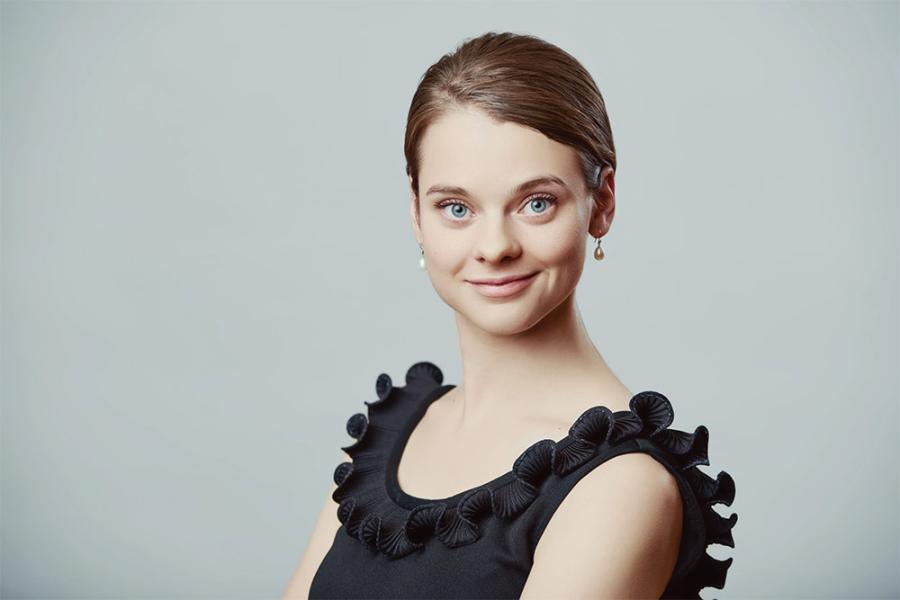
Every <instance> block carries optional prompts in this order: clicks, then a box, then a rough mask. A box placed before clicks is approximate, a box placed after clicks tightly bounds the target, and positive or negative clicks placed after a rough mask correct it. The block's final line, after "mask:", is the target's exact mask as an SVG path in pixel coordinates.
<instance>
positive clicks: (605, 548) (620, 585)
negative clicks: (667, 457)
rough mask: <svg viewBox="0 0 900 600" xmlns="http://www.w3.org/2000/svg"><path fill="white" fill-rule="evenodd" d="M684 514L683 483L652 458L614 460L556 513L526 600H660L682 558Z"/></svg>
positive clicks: (537, 556)
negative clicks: (641, 599) (630, 599)
mask: <svg viewBox="0 0 900 600" xmlns="http://www.w3.org/2000/svg"><path fill="white" fill-rule="evenodd" d="M682 511H683V507H682V498H681V492H680V490H679V489H678V482H677V480H676V479H675V477H674V476H673V475H672V474H671V473H669V471H668V469H667V468H666V467H665V466H664V465H662V464H661V463H659V462H657V461H656V460H655V459H654V458H653V457H651V456H649V455H647V454H644V453H641V452H631V453H627V454H622V455H619V456H615V457H613V458H611V459H609V460H608V461H606V462H604V463H603V464H601V465H599V466H598V467H597V468H595V469H593V470H592V471H590V472H589V473H587V474H586V475H585V476H584V477H582V478H581V480H579V481H578V483H576V484H575V486H574V487H573V488H572V490H571V491H570V492H569V493H568V495H567V496H566V497H565V499H564V500H563V502H562V503H561V504H560V505H559V507H558V508H557V509H556V511H555V512H554V514H553V516H552V517H551V519H550V522H549V523H548V524H547V527H546V528H545V530H544V532H543V533H542V535H541V538H540V540H539V541H538V545H537V547H536V549H535V554H534V563H533V565H532V569H531V573H530V574H529V577H528V580H527V581H526V582H525V587H524V589H523V591H522V596H521V598H522V599H536V598H563V597H565V598H591V599H594V600H596V599H599V598H616V599H623V598H659V597H660V596H661V595H662V593H663V591H664V590H665V588H666V586H667V585H668V582H669V579H670V578H671V576H672V573H673V571H674V569H675V564H676V562H677V560H678V549H679V545H680V543H681V533H682V517H683V515H682Z"/></svg>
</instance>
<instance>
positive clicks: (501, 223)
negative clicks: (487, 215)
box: [474, 216, 522, 263]
mask: <svg viewBox="0 0 900 600" xmlns="http://www.w3.org/2000/svg"><path fill="white" fill-rule="evenodd" d="M475 235H476V240H475V244H474V255H475V259H476V260H479V261H485V262H491V263H495V262H500V261H502V260H503V259H505V258H507V257H516V256H518V255H519V254H521V251H522V249H521V246H520V244H519V241H518V239H517V238H516V235H515V231H514V230H510V226H509V224H508V223H507V222H506V220H505V219H504V218H503V217H502V216H500V217H499V218H496V219H485V220H484V221H482V223H481V224H480V227H479V229H478V231H477V232H476V234H475Z"/></svg>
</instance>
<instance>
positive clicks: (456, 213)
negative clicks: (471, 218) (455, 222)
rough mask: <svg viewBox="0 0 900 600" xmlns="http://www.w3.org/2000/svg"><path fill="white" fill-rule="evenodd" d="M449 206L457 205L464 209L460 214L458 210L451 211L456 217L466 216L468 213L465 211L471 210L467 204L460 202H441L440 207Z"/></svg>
mask: <svg viewBox="0 0 900 600" xmlns="http://www.w3.org/2000/svg"><path fill="white" fill-rule="evenodd" d="M448 206H455V207H458V208H460V209H462V211H463V212H462V214H460V213H459V212H458V211H457V212H453V211H451V212H453V216H454V217H464V216H465V215H466V213H465V212H464V211H467V210H469V208H468V207H467V206H466V205H465V204H460V203H459V202H445V203H443V204H439V205H438V208H440V209H441V210H444V209H445V208H447V207H448Z"/></svg>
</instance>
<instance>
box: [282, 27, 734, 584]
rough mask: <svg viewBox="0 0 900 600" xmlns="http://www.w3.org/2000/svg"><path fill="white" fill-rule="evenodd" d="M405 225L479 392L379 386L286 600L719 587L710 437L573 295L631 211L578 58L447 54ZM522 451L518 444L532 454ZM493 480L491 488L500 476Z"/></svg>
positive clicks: (516, 52)
mask: <svg viewBox="0 0 900 600" xmlns="http://www.w3.org/2000/svg"><path fill="white" fill-rule="evenodd" d="M405 153H406V159H407V174H408V177H409V184H410V190H411V202H410V217H411V221H412V227H413V230H414V232H415V236H416V238H417V240H418V242H419V245H420V248H421V259H420V266H422V267H423V268H424V269H426V270H427V273H428V276H429V278H430V279H431V283H432V285H433V286H434V288H435V290H436V291H437V293H438V295H439V296H440V297H441V298H442V299H443V300H444V301H445V302H446V303H447V304H448V305H449V306H450V307H451V308H452V309H453V310H454V312H455V315H456V325H457V330H458V333H459V343H460V348H461V355H462V363H463V372H464V373H465V376H464V381H463V382H462V383H460V384H459V385H450V384H444V383H443V373H442V372H441V370H440V369H439V368H438V367H437V366H436V365H434V364H432V363H431V362H428V361H421V362H417V363H415V364H413V365H412V366H411V367H409V369H408V370H407V372H406V376H405V382H404V383H405V385H403V386H397V385H394V383H393V381H392V380H391V378H390V377H389V376H388V375H387V374H382V375H380V376H379V377H378V379H377V381H376V382H375V383H376V386H375V387H376V395H377V398H374V399H373V400H372V401H369V402H366V403H365V404H366V405H367V408H366V414H363V413H357V414H355V415H353V416H352V417H351V418H350V420H349V422H348V423H347V429H348V432H349V433H350V434H351V435H352V436H353V437H355V438H357V441H356V442H355V443H354V444H352V445H350V446H347V447H345V448H343V450H344V451H345V452H346V453H347V457H345V458H346V460H344V462H341V463H340V464H339V465H338V467H337V469H336V471H335V474H334V480H335V485H334V486H332V488H331V489H330V490H329V494H328V495H329V498H328V499H326V503H325V506H324V507H323V509H322V513H321V515H320V517H319V520H318V522H317V524H316V527H315V530H314V533H313V536H312V539H311V541H310V543H309V546H308V548H307V551H306V553H305V555H304V557H303V559H302V560H301V563H300V565H299V567H298V568H297V571H296V573H295V575H294V577H293V578H292V580H291V582H290V584H289V586H288V589H287V591H286V593H285V598H290V597H307V596H308V597H311V598H401V597H403V598H438V597H440V598H519V597H521V598H659V597H666V598H669V597H679V598H681V597H694V598H697V597H699V594H698V592H699V590H700V589H701V588H703V587H706V586H713V587H717V588H722V587H723V586H724V583H725V575H726V571H727V569H728V567H729V566H730V564H731V561H732V559H731V558H728V559H727V560H717V559H714V558H712V557H711V556H709V555H708V554H707V553H706V546H707V545H708V544H713V543H718V544H724V545H727V546H731V547H734V542H733V539H732V535H731V528H732V527H733V526H734V524H735V522H736V520H737V515H736V514H732V515H731V517H730V518H729V519H725V518H723V517H721V516H720V515H718V514H717V513H716V512H715V511H713V510H712V509H711V505H712V504H715V503H722V504H726V505H730V504H731V502H732V500H733V498H734V482H733V480H732V478H731V477H730V476H729V475H728V474H727V473H725V472H719V474H718V477H717V478H715V479H713V478H712V477H710V476H708V475H706V474H705V473H703V472H701V471H700V470H699V469H697V468H696V465H699V464H703V465H708V464H709V462H708V460H707V456H706V450H707V442H708V431H707V429H706V428H705V427H704V426H702V425H701V426H699V427H697V428H696V429H695V430H694V432H693V433H688V432H684V431H679V430H677V429H672V428H670V427H669V425H670V424H671V423H672V421H673V417H674V415H673V411H672V406H671V404H670V403H669V401H668V400H667V399H666V398H665V397H664V396H663V395H661V394H659V393H656V392H652V391H645V392H641V393H639V394H632V393H631V392H630V391H629V390H628V389H627V388H626V387H625V385H624V384H623V383H622V382H621V381H620V380H619V379H618V377H616V375H615V374H614V373H613V372H612V370H611V369H610V368H609V366H608V365H607V364H606V362H605V360H604V359H603V357H602V356H601V354H600V352H599V351H598V350H597V349H596V348H595V346H594V345H593V343H592V342H591V340H590V338H589V336H588V333H587V331H586V329H585V327H584V324H583V323H582V321H581V319H580V316H579V312H578V309H577V306H576V304H575V288H576V286H577V284H578V280H579V278H580V276H581V273H582V269H583V266H584V259H585V244H584V240H585V239H586V236H587V235H591V236H593V237H594V238H596V244H597V245H596V249H595V252H594V257H595V258H596V259H597V260H601V259H603V257H604V255H603V251H602V249H601V247H600V240H601V239H602V238H603V236H604V235H606V233H607V232H608V231H609V229H610V226H611V224H612V220H613V215H614V213H615V183H614V175H615V169H616V154H615V149H614V146H613V138H612V133H611V130H610V126H609V120H608V117H607V115H606V109H605V105H604V101H603V98H602V96H601V94H600V91H599V90H598V88H597V86H596V84H595V83H594V81H593V79H592V78H591V76H590V75H589V74H588V73H587V71H586V70H585V69H584V68H583V67H582V66H581V64H580V63H579V62H578V61H577V60H575V59H574V58H573V57H571V56H570V55H569V54H567V53H566V52H564V51H563V50H561V49H559V48H558V47H556V46H554V45H552V44H549V43H547V42H544V41H542V40H540V39H538V38H536V37H533V36H526V35H516V34H511V33H500V34H497V33H493V32H490V33H487V34H485V35H482V36H480V37H478V38H474V39H471V40H469V41H467V42H466V43H464V44H462V45H461V46H460V47H458V48H457V49H456V51H455V52H454V53H453V54H450V55H446V56H444V57H443V58H441V59H440V60H439V61H438V62H437V63H436V64H435V65H433V66H432V67H431V68H429V69H428V71H427V72H426V73H425V76H424V77H423V79H422V81H421V82H420V85H419V87H418V89H417V90H416V93H415V96H414V98H413V101H412V106H411V108H410V111H409V116H408V123H407V131H406V141H405ZM523 449H524V450H523ZM485 482H486V483H485Z"/></svg>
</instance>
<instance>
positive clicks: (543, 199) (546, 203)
mask: <svg viewBox="0 0 900 600" xmlns="http://www.w3.org/2000/svg"><path fill="white" fill-rule="evenodd" d="M554 201H555V200H554V199H553V198H551V197H550V196H535V197H534V198H532V199H531V200H529V202H528V204H529V205H530V206H532V207H534V204H535V202H537V203H538V205H539V206H543V208H542V209H541V210H539V211H537V212H538V214H542V213H544V212H546V211H547V210H548V209H549V208H550V204H552V203H553V202H554Z"/></svg>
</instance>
